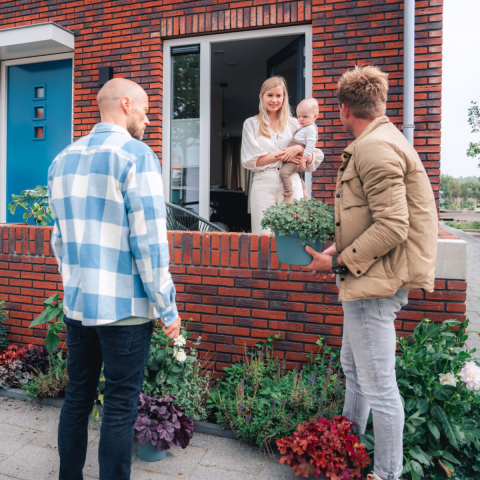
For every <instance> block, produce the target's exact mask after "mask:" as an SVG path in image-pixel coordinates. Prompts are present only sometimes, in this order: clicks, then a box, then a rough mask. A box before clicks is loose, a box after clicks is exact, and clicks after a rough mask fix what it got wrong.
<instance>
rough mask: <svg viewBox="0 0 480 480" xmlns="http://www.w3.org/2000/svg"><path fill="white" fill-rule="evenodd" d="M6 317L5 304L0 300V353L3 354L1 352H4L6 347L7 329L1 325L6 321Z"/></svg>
mask: <svg viewBox="0 0 480 480" xmlns="http://www.w3.org/2000/svg"><path fill="white" fill-rule="evenodd" d="M7 316H8V312H7V311H6V310H5V302H4V301H3V300H0V352H3V350H6V349H7V347H8V340H7V333H8V327H7V326H6V325H3V322H4V321H5V320H6V319H7Z"/></svg>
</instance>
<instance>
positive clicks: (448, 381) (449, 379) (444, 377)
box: [439, 372, 458, 387]
mask: <svg viewBox="0 0 480 480" xmlns="http://www.w3.org/2000/svg"><path fill="white" fill-rule="evenodd" d="M439 377H440V385H451V386H452V387H456V386H457V382H458V378H456V377H455V375H454V374H453V373H451V372H450V373H441V374H440V375H439Z"/></svg>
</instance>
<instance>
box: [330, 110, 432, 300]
mask: <svg viewBox="0 0 480 480" xmlns="http://www.w3.org/2000/svg"><path fill="white" fill-rule="evenodd" d="M342 160H343V163H342V166H341V168H340V170H339V172H338V178H337V190H336V198H335V224H336V227H335V242H336V245H337V251H338V252H341V254H342V260H343V261H344V262H345V264H346V265H347V267H348V269H349V272H348V273H347V274H344V275H341V276H340V283H339V285H340V294H339V299H340V300H342V301H349V300H358V299H360V298H379V297H388V296H391V295H393V294H395V292H396V291H397V290H398V289H399V288H406V289H415V288H423V289H424V290H427V291H429V292H431V291H433V286H434V277H435V274H434V272H435V259H436V256H437V239H438V218H437V209H436V206H435V199H434V197H433V191H432V187H431V185H430V181H429V180H428V176H427V173H426V172H425V168H424V167H423V165H422V162H421V160H420V158H419V156H418V154H417V152H416V151H415V149H414V148H413V147H412V146H411V145H410V143H409V142H408V141H407V140H406V138H405V137H404V136H403V135H402V133H400V132H399V131H398V129H397V128H396V127H395V126H394V125H393V124H392V123H390V121H389V120H388V118H387V117H380V118H377V119H375V120H374V121H373V122H372V123H371V124H370V125H369V126H368V127H367V128H366V129H365V131H364V132H363V133H362V135H361V136H360V137H358V138H357V139H356V140H355V141H354V142H353V143H351V144H350V145H349V146H348V147H347V148H346V149H345V150H344V153H343V155H342Z"/></svg>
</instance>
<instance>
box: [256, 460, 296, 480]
mask: <svg viewBox="0 0 480 480" xmlns="http://www.w3.org/2000/svg"><path fill="white" fill-rule="evenodd" d="M272 457H274V458H271V459H270V460H268V461H266V462H265V463H264V464H263V466H262V469H261V470H260V473H259V474H258V477H257V480H293V479H294V478H295V475H294V474H293V470H292V468H291V467H289V466H288V465H281V464H280V455H279V454H276V455H272ZM297 478H298V477H297Z"/></svg>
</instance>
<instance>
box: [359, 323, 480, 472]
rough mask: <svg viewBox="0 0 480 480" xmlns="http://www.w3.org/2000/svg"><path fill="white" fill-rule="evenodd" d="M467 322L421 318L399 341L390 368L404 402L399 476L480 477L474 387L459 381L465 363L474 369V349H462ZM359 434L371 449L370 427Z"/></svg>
mask: <svg viewBox="0 0 480 480" xmlns="http://www.w3.org/2000/svg"><path fill="white" fill-rule="evenodd" d="M467 326H468V320H467V321H466V322H463V323H460V322H458V321H456V320H447V321H445V322H443V323H439V324H436V323H432V322H430V321H429V320H424V321H423V322H422V323H420V324H419V325H418V326H417V327H416V328H415V330H414V333H413V335H411V336H409V337H408V339H406V340H405V339H402V340H399V346H400V351H401V356H398V357H397V365H396V372H397V381H398V386H399V389H400V394H401V396H402V401H403V404H404V406H405V430H404V434H403V451H404V459H405V464H404V469H403V474H402V475H403V477H402V478H404V479H412V480H419V479H423V478H427V479H444V478H450V477H451V478H455V479H458V480H467V479H468V480H474V479H478V478H480V392H479V391H477V390H475V389H474V387H475V385H473V384H470V385H468V386H467V384H465V383H464V382H463V381H461V370H462V369H463V368H464V367H465V364H466V363H467V362H472V363H470V364H469V365H470V367H471V368H473V370H474V371H475V370H476V369H477V368H478V367H477V366H476V365H475V364H474V363H473V361H472V353H474V352H475V350H472V351H466V350H465V349H464V348H463V345H464V344H465V341H466V340H467V338H468V334H467V332H466V328H467ZM476 362H477V364H478V359H477V360H476ZM444 375H447V377H444ZM477 386H478V388H480V368H479V370H478V384H477ZM468 387H470V388H468ZM370 426H371V425H370ZM361 439H362V441H363V442H364V443H365V445H366V446H367V448H368V449H369V451H370V453H373V448H374V438H373V431H372V430H370V431H368V432H367V434H366V435H362V436H361ZM424 469H425V470H424Z"/></svg>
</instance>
